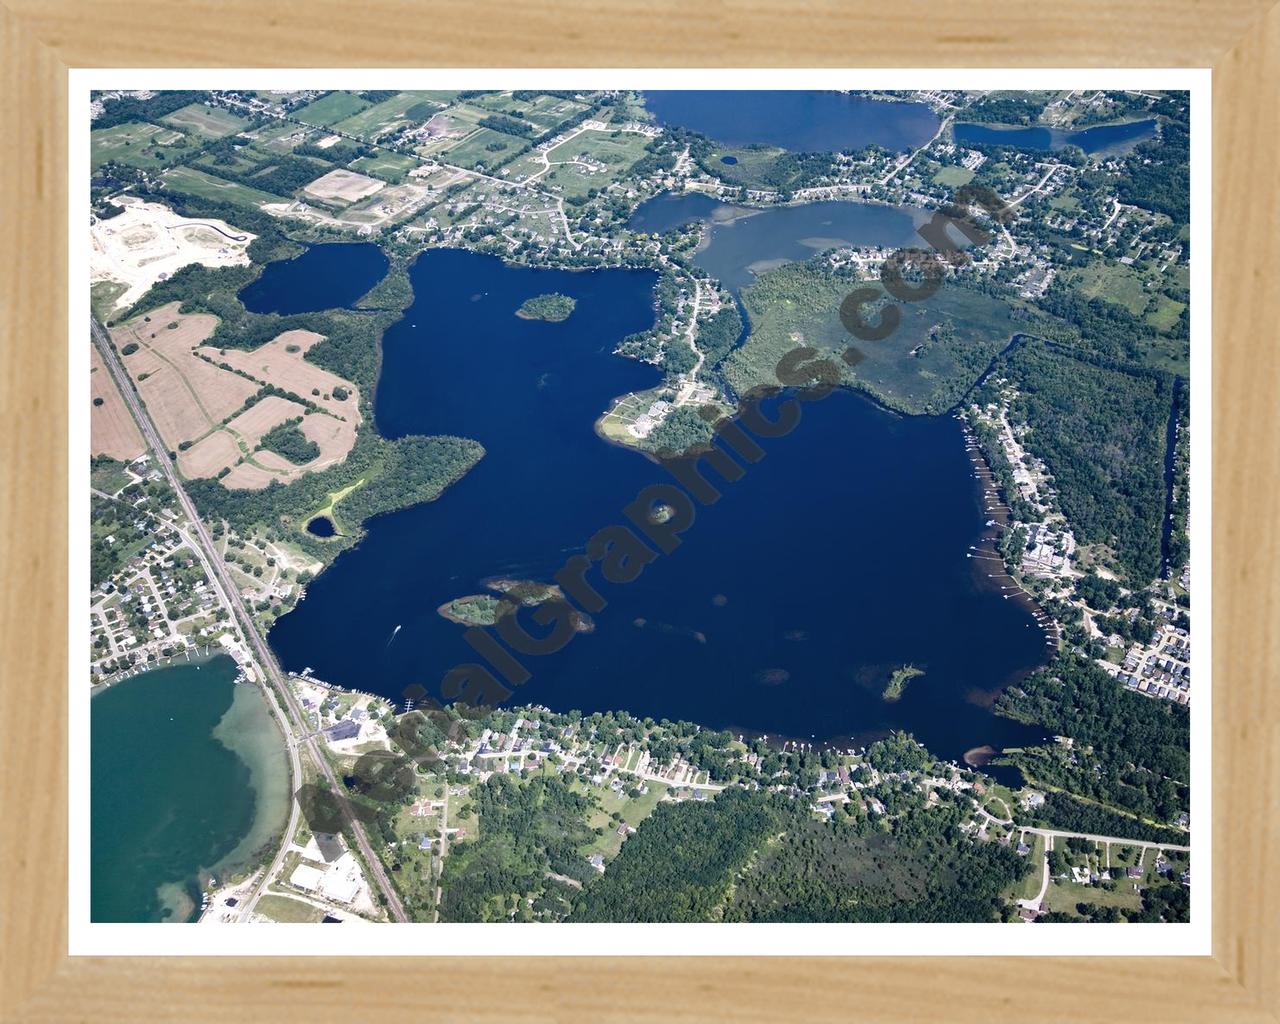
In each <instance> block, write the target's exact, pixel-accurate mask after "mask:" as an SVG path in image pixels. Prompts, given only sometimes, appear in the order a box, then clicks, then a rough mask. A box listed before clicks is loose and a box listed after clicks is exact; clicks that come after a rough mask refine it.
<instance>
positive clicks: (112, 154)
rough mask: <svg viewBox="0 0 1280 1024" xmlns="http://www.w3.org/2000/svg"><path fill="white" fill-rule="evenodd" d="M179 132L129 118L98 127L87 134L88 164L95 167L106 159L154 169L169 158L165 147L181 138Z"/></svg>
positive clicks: (165, 162) (164, 163)
mask: <svg viewBox="0 0 1280 1024" xmlns="http://www.w3.org/2000/svg"><path fill="white" fill-rule="evenodd" d="M183 138H184V136H183V134H182V132H179V131H175V130H174V129H172V128H163V127H161V126H159V125H154V124H140V123H137V122H130V123H128V124H118V125H116V126H115V127H113V128H99V129H97V130H96V131H94V132H91V133H90V135H89V165H90V167H92V168H93V169H94V170H97V169H98V168H99V167H101V166H102V165H103V164H105V163H107V162H108V161H111V160H115V161H116V162H118V163H122V164H128V165H129V166H130V167H140V168H142V169H144V170H153V169H155V168H157V167H163V166H165V165H166V164H167V163H169V162H170V160H171V159H172V156H171V154H170V151H169V150H168V149H166V148H165V147H171V146H173V145H174V143H177V142H180V141H182V140H183Z"/></svg>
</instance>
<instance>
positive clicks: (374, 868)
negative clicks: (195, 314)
mask: <svg viewBox="0 0 1280 1024" xmlns="http://www.w3.org/2000/svg"><path fill="white" fill-rule="evenodd" d="M89 330H90V334H91V336H92V338H93V343H94V344H95V345H96V346H97V347H98V351H99V353H100V354H101V355H102V360H103V362H104V363H105V364H106V366H107V370H108V372H109V373H110V374H111V377H112V379H113V380H114V381H115V383H116V387H117V388H118V389H119V391H120V394H121V395H122V396H123V397H124V400H125V402H126V403H128V405H129V410H130V412H132V413H133V418H134V419H135V420H136V421H137V423H138V427H139V429H141V431H142V436H143V437H144V438H145V439H146V442H147V444H148V445H149V446H150V447H151V452H152V457H153V458H154V459H155V461H156V465H157V466H158V467H159V468H160V470H161V471H162V472H163V473H164V474H165V476H166V477H167V478H168V481H169V485H170V486H171V487H172V488H173V490H174V493H175V494H176V495H177V497H178V502H179V503H180V504H181V506H182V511H183V513H184V514H185V515H186V517H187V520H188V522H190V523H191V528H192V533H193V536H192V538H191V539H192V540H193V541H195V542H196V544H195V547H196V550H197V551H198V552H199V553H200V554H201V560H202V561H203V562H204V564H205V571H206V572H208V573H210V581H211V582H212V583H213V585H214V587H215V589H220V590H221V591H222V594H221V596H222V599H223V602H224V604H225V605H226V607H227V609H228V611H230V613H231V614H232V616H233V617H234V618H236V619H238V620H239V622H240V627H241V630H242V631H243V633H244V635H245V637H246V638H247V639H248V641H249V644H250V646H252V647H253V650H254V653H255V655H256V656H257V660H258V664H259V666H260V667H261V668H262V671H263V674H264V675H265V677H266V681H267V682H269V683H270V684H271V686H272V688H273V689H274V690H275V692H276V694H277V696H278V697H279V698H280V701H281V703H282V704H283V705H284V714H283V715H282V716H281V718H280V720H281V725H282V727H283V729H284V735H285V746H286V747H287V749H288V752H289V760H290V763H291V769H292V771H293V773H294V774H293V781H294V784H295V785H296V784H300V783H301V780H302V768H301V761H300V758H299V749H300V747H302V746H305V747H306V748H307V751H308V753H309V754H310V755H311V760H312V761H313V762H314V763H315V765H316V766H317V768H319V770H320V772H321V774H322V775H323V776H324V777H325V778H326V779H327V780H328V782H329V785H330V787H331V790H332V792H334V793H342V792H343V789H342V787H341V785H340V784H339V782H338V778H337V776H336V775H335V774H334V771H333V767H332V766H331V765H330V764H329V761H328V759H327V758H326V757H325V755H324V752H323V751H322V750H320V749H319V748H318V747H317V745H316V741H315V738H314V737H313V736H309V735H308V733H309V732H310V730H309V729H308V728H307V725H306V719H305V718H304V717H303V714H302V709H301V708H300V707H299V706H298V703H297V700H296V699H295V698H294V695H293V690H292V689H291V688H290V687H289V686H288V684H287V683H286V682H285V680H284V675H283V673H282V672H281V671H280V666H279V664H278V663H277V662H276V658H275V655H274V654H273V653H272V652H271V649H270V648H269V647H268V646H267V643H266V641H265V640H264V639H263V637H262V634H261V633H260V632H259V631H258V625H257V623H256V622H254V620H253V616H252V615H250V614H249V611H248V609H247V608H246V607H245V606H244V603H243V601H242V600H241V598H240V591H239V590H237V589H236V587H235V585H234V584H233V582H232V580H231V577H230V575H229V574H228V572H227V567H226V564H225V563H224V562H223V560H222V559H221V558H220V557H219V556H218V552H217V549H216V548H215V547H214V544H213V538H212V537H210V536H209V531H208V529H207V528H206V527H205V525H204V521H203V520H202V519H201V518H200V515H199V513H198V512H197V511H196V507H195V505H194V504H193V503H192V501H191V498H190V497H188V495H187V492H186V490H185V489H184V488H183V486H182V481H181V480H180V479H179V477H178V474H177V471H176V470H175V469H174V466H173V460H171V459H170V458H169V449H168V448H167V447H166V446H165V445H164V443H163V442H162V441H161V440H160V435H159V434H158V433H157V432H156V429H155V424H153V423H152V422H151V416H150V415H149V414H148V413H147V412H146V410H145V409H144V408H143V406H142V403H141V402H140V401H139V399H138V396H137V393H136V392H135V391H134V390H133V386H132V385H131V383H130V382H129V378H128V376H127V375H126V374H125V371H124V367H122V366H121V365H120V361H119V360H118V359H117V358H116V353H115V349H114V348H113V347H112V346H111V342H110V339H109V338H108V337H107V332H106V331H105V330H104V329H103V328H102V326H101V325H100V324H99V323H98V322H97V321H96V320H94V319H93V318H90V320H89ZM268 703H269V704H271V705H272V709H273V710H277V711H278V709H277V708H276V707H275V703H274V702H272V701H268ZM299 736H303V737H306V738H305V739H303V740H302V741H299V740H298V739H297V737H299ZM297 824H298V803H297V801H296V800H294V801H292V806H291V810H290V815H289V827H288V828H287V829H286V830H285V834H284V840H283V842H282V844H281V847H280V850H279V852H278V853H277V854H276V857H275V860H274V861H273V862H272V865H271V869H270V870H269V871H268V872H267V873H266V874H265V875H264V876H263V881H262V883H261V884H260V885H259V888H258V890H257V891H255V893H254V895H253V897H252V898H251V899H250V900H248V901H246V907H245V914H246V915H247V913H248V911H249V909H250V908H251V907H252V905H253V904H255V903H256V902H257V899H258V896H259V895H260V894H261V889H262V887H263V886H264V885H265V884H266V881H267V879H269V878H271V877H272V875H273V873H274V872H275V871H278V870H279V868H280V864H281V863H282V861H283V860H284V855H285V850H286V848H287V847H288V845H289V843H290V842H291V841H292V839H293V836H294V834H295V833H296V831H297ZM351 832H352V835H353V836H354V837H355V840H356V845H357V846H358V847H359V848H360V852H361V854H363V856H364V859H365V863H366V864H367V866H368V870H369V873H370V874H371V875H372V878H371V881H372V882H373V883H374V884H375V885H376V886H377V888H378V889H379V890H381V892H382V895H383V897H384V898H385V899H386V903H387V909H388V910H389V911H390V913H391V916H392V917H394V918H395V919H396V920H397V921H407V920H408V918H407V916H406V915H405V912H404V906H403V905H402V904H401V902H400V897H399V896H398V895H397V894H396V891H395V887H394V886H393V885H392V884H391V880H390V879H389V878H387V874H386V870H385V869H384V868H383V866H382V861H381V860H379V859H378V856H377V854H376V853H375V852H374V849H373V847H372V845H370V843H369V838H368V836H367V835H366V834H365V831H364V826H363V825H362V824H361V823H360V821H359V820H358V819H357V818H354V817H353V818H352V819H351Z"/></svg>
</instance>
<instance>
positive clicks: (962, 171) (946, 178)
mask: <svg viewBox="0 0 1280 1024" xmlns="http://www.w3.org/2000/svg"><path fill="white" fill-rule="evenodd" d="M933 180H934V181H935V182H937V183H938V184H939V185H944V186H946V187H947V188H959V187H960V186H961V185H967V184H969V182H971V181H972V180H973V171H971V170H969V168H967V167H939V168H938V170H937V171H936V172H935V173H934V175H933Z"/></svg>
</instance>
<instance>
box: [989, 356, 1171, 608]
mask: <svg viewBox="0 0 1280 1024" xmlns="http://www.w3.org/2000/svg"><path fill="white" fill-rule="evenodd" d="M998 365H999V367H1000V375H1002V376H1005V377H1008V378H1011V379H1012V380H1013V382H1014V383H1015V385H1016V387H1017V390H1018V392H1019V393H1018V395H1017V397H1015V398H1014V399H1013V400H1012V402H1011V403H1010V407H1009V411H1010V417H1011V419H1013V420H1014V421H1015V422H1019V423H1026V424H1028V425H1029V426H1030V428H1031V430H1030V432H1029V433H1028V434H1027V437H1026V446H1027V448H1028V450H1029V451H1031V453H1032V454H1034V455H1035V456H1037V457H1039V458H1040V459H1042V460H1043V461H1044V462H1045V464H1046V465H1047V466H1048V468H1049V471H1050V472H1051V473H1052V474H1053V486H1054V487H1055V489H1056V490H1057V492H1058V501H1059V503H1060V505H1061V507H1062V511H1063V513H1064V514H1065V515H1066V517H1067V519H1068V521H1069V522H1070V523H1071V525H1072V528H1073V529H1074V530H1075V532H1076V539H1077V541H1079V542H1081V543H1084V544H1100V545H1104V546H1105V547H1106V548H1107V549H1109V551H1110V552H1111V553H1112V554H1113V555H1114V560H1115V567H1116V568H1117V569H1118V570H1119V571H1120V573H1121V574H1122V576H1123V577H1124V579H1125V581H1126V582H1127V583H1128V584H1130V585H1132V586H1138V587H1144V586H1146V585H1147V584H1149V583H1150V582H1151V581H1152V580H1153V579H1155V578H1156V577H1157V576H1159V574H1160V569H1161V558H1160V534H1161V527H1162V525H1163V520H1164V506H1165V482H1164V455H1165V431H1166V426H1167V423H1168V417H1169V410H1170V403H1171V399H1172V394H1171V392H1172V378H1170V377H1168V376H1167V375H1164V374H1157V373H1154V372H1151V371H1142V370H1137V369H1132V368H1121V367H1119V366H1113V365H1101V364H1100V363H1098V362H1095V361H1091V360H1088V359H1086V358H1078V357H1077V353H1075V352H1072V351H1071V350H1069V349H1067V348H1065V347H1063V346H1059V345H1055V344H1052V343H1047V342H1044V341H1041V340H1039V339H1034V338H1029V339H1027V341H1026V342H1025V343H1024V344H1021V345H1018V346H1017V347H1016V348H1014V349H1013V350H1011V351H1010V352H1008V353H1007V354H1006V355H1005V356H1004V357H1002V359H1001V360H1000V362H999V364H998ZM976 398H977V400H978V401H979V402H988V401H995V400H997V395H996V388H995V385H994V384H992V385H991V386H990V387H989V388H987V389H985V390H984V389H980V390H979V391H978V392H977V395H976Z"/></svg>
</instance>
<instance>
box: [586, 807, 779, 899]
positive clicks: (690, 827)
mask: <svg viewBox="0 0 1280 1024" xmlns="http://www.w3.org/2000/svg"><path fill="white" fill-rule="evenodd" d="M774 801H775V798H773V797H771V796H770V795H769V794H766V793H761V792H748V791H746V790H741V789H730V790H725V791H724V792H722V793H720V794H719V795H718V796H717V797H716V799H715V800H714V801H710V800H709V801H705V802H701V801H693V800H689V801H685V802H682V803H664V804H660V805H659V806H658V808H657V810H655V811H654V813H653V815H652V817H650V818H649V819H648V820H646V821H645V823H644V824H643V825H641V827H640V829H639V831H637V832H636V834H635V835H634V836H632V837H631V838H630V839H628V840H627V842H626V843H625V844H623V847H622V852H621V853H619V854H618V856H617V857H616V858H615V859H614V861H613V863H612V864H610V865H609V868H608V870H607V871H606V872H605V874H604V875H602V876H601V877H599V878H597V879H595V880H594V881H592V882H590V883H588V884H587V885H586V886H585V888H584V889H583V891H582V895H581V896H580V897H579V898H578V900H577V902H576V903H575V905H574V910H573V915H572V920H574V921H648V922H651V921H708V920H712V919H713V916H714V914H715V911H716V908H717V907H718V906H719V905H720V903H721V901H722V900H723V899H724V896H725V893H726V892H727V891H728V888H729V883H730V881H731V879H732V876H733V873H734V872H735V871H737V870H738V869H739V868H740V867H741V866H742V865H743V864H744V863H745V862H746V860H747V858H748V857H749V856H750V855H751V852H752V851H753V850H754V849H756V847H757V846H758V845H759V844H760V843H761V842H762V841H763V840H764V838H765V836H766V835H768V834H769V833H770V832H771V831H772V830H773V829H774V828H776V827H777V825H778V823H779V820H780V819H779V812H778V810H777V808H776V806H775V802H774Z"/></svg>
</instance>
